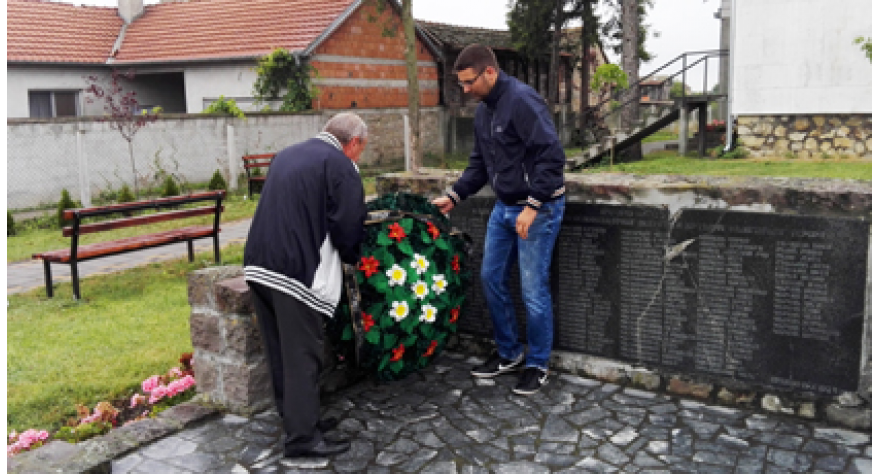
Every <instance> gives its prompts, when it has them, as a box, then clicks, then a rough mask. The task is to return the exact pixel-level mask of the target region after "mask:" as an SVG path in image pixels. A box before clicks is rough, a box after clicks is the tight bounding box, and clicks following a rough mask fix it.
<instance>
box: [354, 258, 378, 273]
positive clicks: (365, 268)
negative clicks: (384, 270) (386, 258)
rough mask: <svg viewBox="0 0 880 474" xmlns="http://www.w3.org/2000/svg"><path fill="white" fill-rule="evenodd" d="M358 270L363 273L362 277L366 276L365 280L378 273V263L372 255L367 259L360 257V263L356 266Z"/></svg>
mask: <svg viewBox="0 0 880 474" xmlns="http://www.w3.org/2000/svg"><path fill="white" fill-rule="evenodd" d="M358 270H360V271H362V272H364V275H366V276H367V278H370V277H371V276H373V274H374V273H379V261H378V260H376V257H374V256H372V255H370V256H369V257H361V263H360V264H358Z"/></svg>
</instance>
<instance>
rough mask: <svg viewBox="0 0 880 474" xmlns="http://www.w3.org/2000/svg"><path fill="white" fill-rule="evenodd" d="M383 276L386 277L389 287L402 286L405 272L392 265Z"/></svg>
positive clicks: (396, 265) (401, 268)
mask: <svg viewBox="0 0 880 474" xmlns="http://www.w3.org/2000/svg"><path fill="white" fill-rule="evenodd" d="M385 274H386V275H388V285H389V286H394V285H403V284H404V283H406V270H404V269H403V267H401V266H400V265H398V264H396V263H395V264H394V265H392V266H391V268H389V269H388V271H386V272H385Z"/></svg>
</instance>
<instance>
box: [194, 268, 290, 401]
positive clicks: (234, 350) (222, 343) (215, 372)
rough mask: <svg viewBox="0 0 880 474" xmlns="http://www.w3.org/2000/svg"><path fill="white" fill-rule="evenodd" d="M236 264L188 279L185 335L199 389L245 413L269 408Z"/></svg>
mask: <svg viewBox="0 0 880 474" xmlns="http://www.w3.org/2000/svg"><path fill="white" fill-rule="evenodd" d="M243 273H244V271H243V269H242V268H241V267H238V266H229V267H214V268H206V269H203V270H198V271H196V272H193V273H192V274H190V276H189V285H188V286H189V288H188V291H189V304H190V307H191V314H190V336H191V337H192V344H193V369H194V371H195V378H196V387H198V391H199V392H200V393H203V394H205V395H207V396H208V398H209V399H211V400H212V401H213V402H216V403H219V404H221V405H223V406H225V407H227V408H229V409H230V410H231V411H232V412H234V413H238V414H243V415H249V414H252V413H254V412H257V411H260V410H265V409H266V408H269V407H271V406H272V405H273V404H274V399H273V396H272V384H271V379H270V378H269V369H268V365H267V364H266V359H265V357H264V356H263V345H262V341H261V339H260V331H259V327H258V325H257V317H256V315H255V314H254V310H253V306H252V304H251V297H250V290H249V289H248V286H247V284H246V283H245V281H244V277H243V276H242V275H243Z"/></svg>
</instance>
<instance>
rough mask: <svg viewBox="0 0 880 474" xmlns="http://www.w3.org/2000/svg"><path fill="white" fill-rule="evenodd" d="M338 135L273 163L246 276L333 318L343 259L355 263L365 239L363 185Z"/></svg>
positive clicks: (308, 143)
mask: <svg viewBox="0 0 880 474" xmlns="http://www.w3.org/2000/svg"><path fill="white" fill-rule="evenodd" d="M341 148H342V147H341V145H340V144H339V142H338V141H337V140H336V138H335V137H333V136H332V135H330V134H328V133H321V134H319V135H318V137H316V138H312V139H310V140H306V141H305V142H303V143H300V144H297V145H293V146H291V147H288V148H285V149H284V150H282V151H280V152H279V153H278V154H277V155H276V156H275V158H274V159H273V160H272V165H271V166H270V167H269V172H268V175H267V176H266V183H265V185H264V186H263V192H262V194H261V196H260V204H259V205H258V206H257V211H256V212H255V213H254V218H253V221H252V222H251V228H250V232H249V233H248V238H247V244H246V245H245V249H244V271H245V279H246V280H247V281H249V282H256V283H260V284H263V285H265V286H268V287H270V288H273V289H276V290H278V291H281V292H284V293H286V294H289V295H291V296H293V297H294V298H297V299H298V300H300V301H302V302H303V303H305V304H307V305H308V306H310V307H312V308H313V309H315V310H317V311H320V312H322V313H324V314H326V315H327V316H333V312H334V310H335V309H336V305H337V304H338V302H339V297H340V293H341V288H342V262H345V263H350V264H354V263H356V262H357V258H358V256H359V254H360V244H361V241H362V240H363V238H364V220H365V219H366V217H367V208H366V205H365V204H364V187H363V184H362V183H361V178H360V175H359V174H358V171H357V166H355V164H354V163H353V162H352V161H351V160H350V159H349V158H348V157H347V156H345V154H343V153H342V151H341Z"/></svg>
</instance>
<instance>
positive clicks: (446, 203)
mask: <svg viewBox="0 0 880 474" xmlns="http://www.w3.org/2000/svg"><path fill="white" fill-rule="evenodd" d="M431 204H433V205H435V206H437V208H439V209H440V212H442V213H443V214H449V211H451V210H452V208H453V207H455V203H454V202H452V199H450V198H449V196H441V197H438V198H437V199H434V200H433V201H431Z"/></svg>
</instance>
